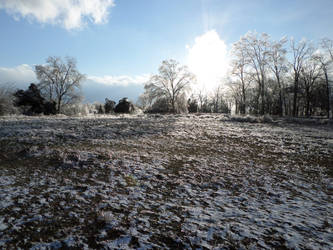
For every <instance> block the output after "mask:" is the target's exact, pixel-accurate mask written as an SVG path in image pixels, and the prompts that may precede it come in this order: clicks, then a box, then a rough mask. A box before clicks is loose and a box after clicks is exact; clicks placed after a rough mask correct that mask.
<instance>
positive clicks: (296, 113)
mask: <svg viewBox="0 0 333 250" xmlns="http://www.w3.org/2000/svg"><path fill="white" fill-rule="evenodd" d="M296 77H297V78H296ZM297 93H298V76H295V82H294V101H293V116H294V117H297V116H298V112H297V110H298V107H297V101H298V100H297Z"/></svg>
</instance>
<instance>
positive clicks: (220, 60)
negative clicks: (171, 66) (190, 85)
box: [187, 30, 228, 92]
mask: <svg viewBox="0 0 333 250" xmlns="http://www.w3.org/2000/svg"><path fill="white" fill-rule="evenodd" d="M187 49H188V58H187V60H188V61H187V64H188V66H189V68H190V70H191V71H192V72H193V73H194V74H195V75H196V76H197V80H198V86H197V87H196V88H195V89H197V90H200V91H204V92H212V91H213V90H214V89H215V88H216V87H217V86H218V85H219V84H220V82H221V79H222V78H223V76H225V74H226V72H227V68H228V58H227V46H226V44H225V43H224V41H223V40H222V39H221V38H220V37H219V35H218V34H217V32H216V31H215V30H211V31H208V32H206V33H205V34H203V35H202V36H199V37H197V38H196V39H195V42H194V44H193V46H192V47H190V46H187Z"/></svg>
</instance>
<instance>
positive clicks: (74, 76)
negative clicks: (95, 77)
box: [0, 57, 136, 115]
mask: <svg viewBox="0 0 333 250" xmlns="http://www.w3.org/2000/svg"><path fill="white" fill-rule="evenodd" d="M35 72H36V76H37V79H38V80H39V83H37V84H35V83H31V84H30V86H29V87H28V89H26V90H23V89H21V90H15V89H14V87H13V86H11V85H9V84H7V85H2V86H0V115H6V114H24V115H39V114H44V115H55V114H65V115H88V114H112V113H133V112H135V111H136V108H135V106H134V105H133V104H132V103H131V102H130V101H129V100H128V99H127V98H122V99H121V100H119V102H118V104H116V102H115V101H112V100H109V99H107V98H106V99H105V103H104V104H101V103H93V104H83V103H82V99H83V96H82V93H81V91H80V87H81V82H82V81H83V80H84V79H85V76H84V75H83V74H81V73H80V72H79V71H78V70H77V68H76V61H75V60H74V59H73V58H66V59H65V61H64V60H62V59H61V58H59V57H49V58H48V59H47V62H46V64H44V65H37V66H35Z"/></svg>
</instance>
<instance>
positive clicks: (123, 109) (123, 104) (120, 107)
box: [114, 97, 134, 113]
mask: <svg viewBox="0 0 333 250" xmlns="http://www.w3.org/2000/svg"><path fill="white" fill-rule="evenodd" d="M114 111H115V112H116V113H132V112H133V111H134V105H133V104H132V103H131V102H130V101H129V100H128V99H127V98H126V97H125V98H123V99H121V100H119V103H118V104H117V106H116V107H115V109H114Z"/></svg>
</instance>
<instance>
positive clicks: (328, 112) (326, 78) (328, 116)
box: [324, 70, 331, 119]
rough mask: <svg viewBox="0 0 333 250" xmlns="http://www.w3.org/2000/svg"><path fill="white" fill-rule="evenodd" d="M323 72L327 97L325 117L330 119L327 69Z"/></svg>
mask: <svg viewBox="0 0 333 250" xmlns="http://www.w3.org/2000/svg"><path fill="white" fill-rule="evenodd" d="M324 73H325V81H326V98H327V104H326V105H327V119H330V102H331V100H330V86H329V81H328V74H327V70H325V71H324Z"/></svg>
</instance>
